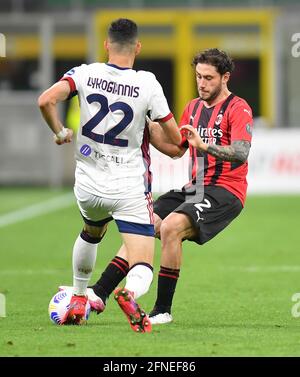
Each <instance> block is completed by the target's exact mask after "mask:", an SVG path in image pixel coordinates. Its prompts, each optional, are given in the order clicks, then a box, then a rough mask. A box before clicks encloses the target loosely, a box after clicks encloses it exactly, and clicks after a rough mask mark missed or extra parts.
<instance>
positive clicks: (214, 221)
mask: <svg viewBox="0 0 300 377" xmlns="http://www.w3.org/2000/svg"><path fill="white" fill-rule="evenodd" d="M193 197H194V195H190V194H186V193H185V192H182V191H174V190H171V191H169V192H167V193H166V194H164V195H162V196H160V197H159V198H158V199H157V200H156V201H155V202H154V213H156V214H157V215H158V216H159V217H160V218H161V219H162V220H163V219H165V218H166V217H167V216H168V215H169V214H170V213H171V212H177V213H184V214H186V215H188V216H189V217H190V219H191V220H192V222H193V224H194V227H195V229H197V233H198V236H197V237H195V238H194V239H190V241H194V242H196V243H198V244H200V245H203V244H204V243H205V242H207V241H209V240H211V239H212V238H213V237H214V236H215V235H217V234H218V233H219V232H221V231H222V230H223V229H224V228H226V226H227V225H229V224H230V223H231V221H232V220H233V219H234V218H235V217H237V216H238V215H239V214H240V212H241V210H242V209H243V206H242V203H241V201H240V200H239V199H238V198H237V197H236V196H235V195H233V194H232V193H231V192H230V191H228V190H226V189H225V188H223V187H220V186H204V195H203V199H202V200H201V201H197V198H195V197H194V198H193Z"/></svg>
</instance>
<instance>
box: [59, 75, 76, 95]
mask: <svg viewBox="0 0 300 377" xmlns="http://www.w3.org/2000/svg"><path fill="white" fill-rule="evenodd" d="M63 80H66V81H68V83H69V85H70V90H71V93H73V92H75V91H76V84H75V81H74V80H73V79H72V77H69V76H64V77H62V78H61V79H60V80H59V81H63Z"/></svg>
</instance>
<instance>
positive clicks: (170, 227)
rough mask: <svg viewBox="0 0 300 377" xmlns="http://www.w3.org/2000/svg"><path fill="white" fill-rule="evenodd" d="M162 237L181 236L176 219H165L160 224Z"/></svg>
mask: <svg viewBox="0 0 300 377" xmlns="http://www.w3.org/2000/svg"><path fill="white" fill-rule="evenodd" d="M160 237H161V239H164V240H166V239H177V238H180V234H179V233H178V227H177V221H174V220H173V219H165V220H163V221H162V222H161V225H160Z"/></svg>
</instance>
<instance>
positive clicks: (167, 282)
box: [150, 266, 180, 317]
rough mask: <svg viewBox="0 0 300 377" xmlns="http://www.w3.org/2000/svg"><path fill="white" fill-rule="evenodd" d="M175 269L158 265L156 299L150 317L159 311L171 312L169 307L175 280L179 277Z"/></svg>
mask: <svg viewBox="0 0 300 377" xmlns="http://www.w3.org/2000/svg"><path fill="white" fill-rule="evenodd" d="M179 271H180V270H177V269H173V268H168V267H163V266H160V271H159V273H158V286H157V299H156V302H155V305H154V308H153V310H152V311H151V313H150V317H151V316H152V317H153V316H154V315H156V314H159V313H169V314H171V307H172V301H173V296H174V293H175V288H176V284H177V280H178V278H179Z"/></svg>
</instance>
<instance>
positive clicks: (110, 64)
mask: <svg viewBox="0 0 300 377" xmlns="http://www.w3.org/2000/svg"><path fill="white" fill-rule="evenodd" d="M105 64H106V65H109V66H110V67H113V68H116V69H120V70H122V71H124V70H126V69H131V68H129V67H119V66H118V65H116V64H112V63H105Z"/></svg>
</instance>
